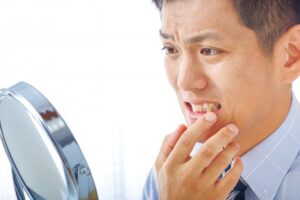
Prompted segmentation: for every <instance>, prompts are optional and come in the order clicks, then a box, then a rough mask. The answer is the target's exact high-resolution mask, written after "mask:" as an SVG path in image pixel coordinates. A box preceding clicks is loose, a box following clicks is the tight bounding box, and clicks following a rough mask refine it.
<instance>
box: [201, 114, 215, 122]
mask: <svg viewBox="0 0 300 200" xmlns="http://www.w3.org/2000/svg"><path fill="white" fill-rule="evenodd" d="M204 118H205V119H206V120H207V121H209V122H213V121H215V120H216V118H217V116H216V114H215V113H213V112H208V113H206V114H205V116H204Z"/></svg>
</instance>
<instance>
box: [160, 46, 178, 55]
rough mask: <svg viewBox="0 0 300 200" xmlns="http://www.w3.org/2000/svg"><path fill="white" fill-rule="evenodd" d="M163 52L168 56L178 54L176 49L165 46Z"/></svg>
mask: <svg viewBox="0 0 300 200" xmlns="http://www.w3.org/2000/svg"><path fill="white" fill-rule="evenodd" d="M161 50H163V51H165V53H166V54H167V55H170V54H176V53H177V52H178V51H177V49H175V48H174V47H168V46H164V47H163V48H162V49H161Z"/></svg>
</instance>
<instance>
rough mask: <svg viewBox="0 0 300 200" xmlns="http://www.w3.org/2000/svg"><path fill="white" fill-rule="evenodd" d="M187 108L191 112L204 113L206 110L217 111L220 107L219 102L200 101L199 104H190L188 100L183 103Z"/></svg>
mask: <svg viewBox="0 0 300 200" xmlns="http://www.w3.org/2000/svg"><path fill="white" fill-rule="evenodd" d="M185 104H186V106H187V108H188V110H189V111H190V112H192V113H198V114H204V113H206V112H217V111H218V110H220V109H221V107H222V106H221V104H219V103H208V102H207V103H201V104H191V103H189V102H186V103H185Z"/></svg>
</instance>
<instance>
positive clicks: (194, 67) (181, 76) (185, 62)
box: [177, 56, 208, 91]
mask: <svg viewBox="0 0 300 200" xmlns="http://www.w3.org/2000/svg"><path fill="white" fill-rule="evenodd" d="M207 84H208V80H207V76H206V75H205V73H204V69H203V67H202V65H201V63H199V62H197V60H196V59H193V58H192V57H188V56H183V58H182V60H181V63H180V66H179V72H178V76H177V86H178V88H179V89H180V90H182V91H197V90H203V89H204V88H206V87H207Z"/></svg>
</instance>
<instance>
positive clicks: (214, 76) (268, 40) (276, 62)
mask: <svg viewBox="0 0 300 200" xmlns="http://www.w3.org/2000/svg"><path fill="white" fill-rule="evenodd" d="M155 2H157V5H158V7H159V8H160V10H161V16H162V27H161V31H160V34H161V37H162V42H163V46H164V49H165V51H166V58H165V66H166V72H167V75H168V78H169V81H170V83H171V85H172V87H173V88H174V90H175V92H176V94H177V96H178V99H179V103H180V105H181V108H182V110H183V113H184V116H185V118H186V120H187V122H188V125H191V124H192V123H193V122H195V121H196V120H197V119H198V118H199V117H201V116H202V115H203V114H204V113H205V112H207V111H209V110H210V111H214V112H215V113H216V114H217V115H218V121H217V123H216V126H215V127H214V129H213V130H211V131H210V132H208V133H207V134H206V135H205V136H203V138H200V140H201V141H205V140H206V139H207V138H208V137H210V136H211V135H212V134H214V133H215V131H216V130H218V129H219V128H220V127H222V126H223V125H225V124H227V123H235V124H237V125H238V127H239V129H240V134H239V135H240V136H238V140H240V141H239V142H240V143H241V144H242V146H243V147H244V150H247V148H248V149H249V148H251V147H252V146H251V145H253V144H256V143H257V142H259V141H261V140H262V139H264V138H265V137H266V136H268V134H270V133H271V132H272V131H274V130H275V129H276V128H277V127H278V126H279V125H280V123H281V122H282V121H283V120H284V118H285V116H286V114H287V112H288V109H289V105H290V96H291V83H292V81H293V80H295V79H296V78H297V77H298V76H299V74H300V25H298V23H299V17H296V16H297V15H296V14H295V12H296V9H293V8H294V7H293V5H294V6H295V5H297V6H298V7H297V9H299V1H297V2H296V1H293V2H292V1H291V2H290V3H287V4H286V5H285V3H283V2H282V0H280V1H279V0H278V1H277V0H261V1H259V0H251V1H249V0H244V1H242V0H236V1H231V0H222V1H220V0H166V2H163V3H162V2H160V1H159V0H156V1H155ZM254 2H255V3H254ZM285 2H287V1H285ZM252 3H253V4H252ZM292 3H293V4H292ZM255 6H256V7H255ZM277 12H278V13H277ZM298 12H299V11H298ZM284 14H285V15H284ZM298 15H299V13H298ZM297 20H298V21H297ZM241 136H242V137H241ZM239 137H240V138H239ZM249 141H250V142H249ZM247 145H248V146H247ZM242 151H243V150H242Z"/></svg>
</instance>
